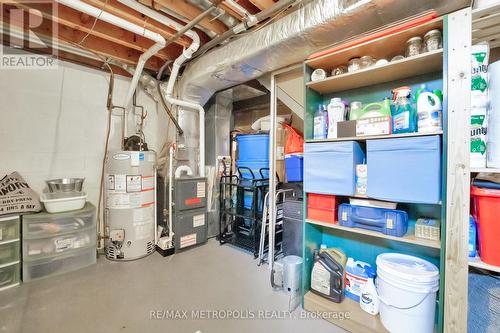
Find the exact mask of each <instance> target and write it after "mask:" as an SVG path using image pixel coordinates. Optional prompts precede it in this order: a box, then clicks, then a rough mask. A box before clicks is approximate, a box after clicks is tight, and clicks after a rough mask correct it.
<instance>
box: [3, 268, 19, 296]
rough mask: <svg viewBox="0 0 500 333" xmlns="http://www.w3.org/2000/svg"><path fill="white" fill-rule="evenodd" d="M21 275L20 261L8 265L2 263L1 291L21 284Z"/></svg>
mask: <svg viewBox="0 0 500 333" xmlns="http://www.w3.org/2000/svg"><path fill="white" fill-rule="evenodd" d="M20 275H21V274H20V264H19V262H17V263H14V264H10V265H6V266H1V265H0V291H2V290H4V289H7V288H10V287H14V286H17V285H19V281H20Z"/></svg>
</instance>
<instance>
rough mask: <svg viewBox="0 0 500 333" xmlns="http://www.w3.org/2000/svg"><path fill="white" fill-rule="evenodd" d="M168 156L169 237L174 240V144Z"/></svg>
mask: <svg viewBox="0 0 500 333" xmlns="http://www.w3.org/2000/svg"><path fill="white" fill-rule="evenodd" d="M168 156H169V161H168V239H169V240H170V242H172V239H173V236H174V235H173V234H174V232H173V228H172V206H173V200H172V195H173V193H172V192H173V191H172V189H173V184H172V182H173V181H174V177H173V175H174V170H173V168H174V166H173V160H174V145H171V146H170V149H169V150H168Z"/></svg>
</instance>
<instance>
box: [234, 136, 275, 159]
mask: <svg viewBox="0 0 500 333" xmlns="http://www.w3.org/2000/svg"><path fill="white" fill-rule="evenodd" d="M236 142H237V143H238V159H239V160H269V134H245V135H237V136H236Z"/></svg>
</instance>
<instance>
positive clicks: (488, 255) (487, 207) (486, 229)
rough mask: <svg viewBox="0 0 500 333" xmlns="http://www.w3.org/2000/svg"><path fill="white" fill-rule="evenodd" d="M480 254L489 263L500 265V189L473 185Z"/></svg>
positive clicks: (472, 191)
mask: <svg viewBox="0 0 500 333" xmlns="http://www.w3.org/2000/svg"><path fill="white" fill-rule="evenodd" d="M471 195H472V198H473V202H474V215H475V219H476V225H477V233H478V240H479V242H478V243H479V256H480V257H481V260H482V261H484V262H485V263H487V264H490V265H495V266H500V241H499V238H498V236H499V235H500V220H499V219H498V213H499V212H500V190H493V189H485V188H479V187H475V186H472V188H471Z"/></svg>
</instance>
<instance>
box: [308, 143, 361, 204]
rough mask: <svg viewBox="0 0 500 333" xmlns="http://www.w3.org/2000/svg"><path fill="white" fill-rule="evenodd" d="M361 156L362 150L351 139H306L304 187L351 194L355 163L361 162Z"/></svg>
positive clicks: (320, 191) (354, 187) (322, 192)
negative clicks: (309, 140) (317, 140)
mask: <svg viewBox="0 0 500 333" xmlns="http://www.w3.org/2000/svg"><path fill="white" fill-rule="evenodd" d="M364 159H365V153H364V152H363V150H362V149H361V147H360V145H359V143H357V142H355V141H345V142H314V143H306V144H305V145H304V191H305V192H309V193H319V194H334V195H353V194H354V192H355V190H356V181H355V174H356V164H362V163H363V161H364Z"/></svg>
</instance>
